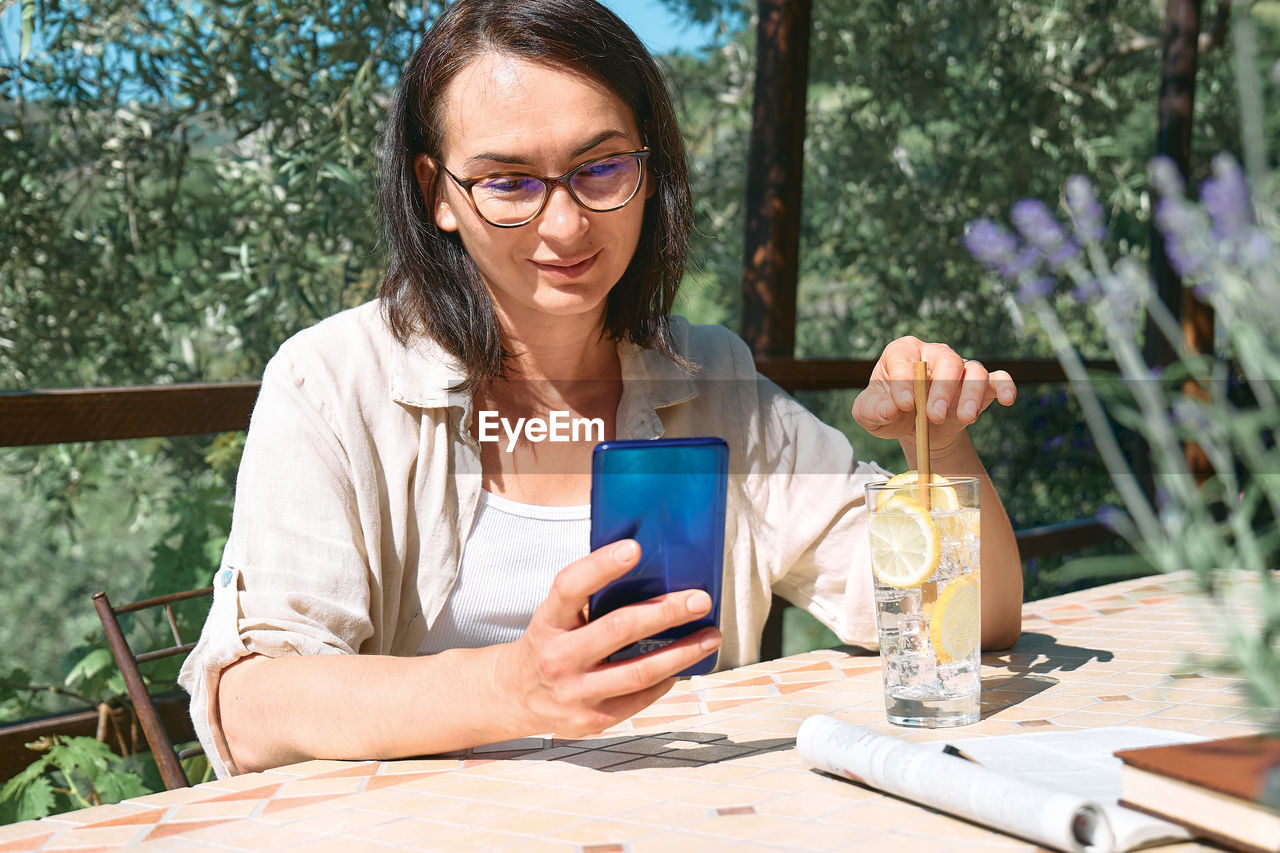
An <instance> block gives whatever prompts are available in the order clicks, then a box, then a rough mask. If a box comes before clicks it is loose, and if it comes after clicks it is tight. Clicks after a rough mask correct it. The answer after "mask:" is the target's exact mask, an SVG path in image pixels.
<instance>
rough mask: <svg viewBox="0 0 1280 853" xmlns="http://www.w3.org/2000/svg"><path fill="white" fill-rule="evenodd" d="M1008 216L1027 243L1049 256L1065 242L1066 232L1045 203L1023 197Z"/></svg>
mask: <svg viewBox="0 0 1280 853" xmlns="http://www.w3.org/2000/svg"><path fill="white" fill-rule="evenodd" d="M1009 217H1010V218H1011V219H1012V220H1013V224H1014V225H1016V226H1017V228H1018V231H1019V232H1021V233H1022V236H1023V238H1024V239H1026V241H1027V242H1028V243H1030V244H1031V245H1033V246H1035V247H1036V248H1037V249H1039V250H1040V252H1041V253H1042V254H1043V255H1044V256H1045V257H1046V258H1050V257H1053V255H1054V254H1055V253H1056V252H1057V251H1058V250H1059V249H1060V248H1062V246H1063V244H1064V243H1066V242H1067V233H1066V232H1065V231H1064V230H1063V229H1062V225H1061V224H1059V222H1058V220H1057V219H1056V218H1055V217H1054V215H1053V214H1052V213H1050V212H1049V208H1048V207H1046V206H1045V203H1044V202H1042V201H1040V200H1039V199H1034V198H1024V199H1023V200H1022V201H1020V202H1018V203H1017V204H1015V205H1014V206H1013V209H1012V210H1010V211H1009Z"/></svg>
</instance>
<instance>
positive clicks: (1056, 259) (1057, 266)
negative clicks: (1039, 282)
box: [1049, 240, 1080, 272]
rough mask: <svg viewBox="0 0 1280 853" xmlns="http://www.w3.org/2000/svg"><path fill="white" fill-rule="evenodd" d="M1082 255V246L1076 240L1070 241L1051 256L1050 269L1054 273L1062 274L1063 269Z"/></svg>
mask: <svg viewBox="0 0 1280 853" xmlns="http://www.w3.org/2000/svg"><path fill="white" fill-rule="evenodd" d="M1079 254H1080V244H1079V243H1077V242H1076V241H1075V240H1068V241H1067V242H1065V243H1063V244H1062V245H1061V246H1060V247H1058V250H1057V251H1056V252H1054V253H1053V254H1052V255H1050V256H1049V269H1051V270H1053V271H1054V272H1061V271H1062V269H1063V268H1064V267H1065V266H1066V265H1067V264H1069V263H1071V261H1072V260H1074V259H1075V258H1076V257H1077V256H1078V255H1079Z"/></svg>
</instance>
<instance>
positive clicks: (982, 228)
mask: <svg viewBox="0 0 1280 853" xmlns="http://www.w3.org/2000/svg"><path fill="white" fill-rule="evenodd" d="M964 245H965V248H966V249H968V250H969V254H971V255H973V257H974V258H975V259H976V260H977V261H978V262H979V263H982V264H985V265H986V266H988V267H990V268H991V269H993V270H999V271H1001V272H1003V271H1005V270H1007V269H1009V268H1010V267H1011V266H1012V265H1013V263H1014V259H1015V258H1016V256H1017V253H1018V238H1017V237H1014V236H1013V235H1012V234H1010V233H1009V232H1008V230H1006V229H1005V228H1004V227H1003V226H1002V225H999V224H997V223H995V222H992V221H991V220H990V219H979V220H977V221H975V222H970V223H969V228H968V230H966V231H965V234H964Z"/></svg>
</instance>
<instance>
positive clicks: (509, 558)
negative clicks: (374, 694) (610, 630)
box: [419, 491, 591, 655]
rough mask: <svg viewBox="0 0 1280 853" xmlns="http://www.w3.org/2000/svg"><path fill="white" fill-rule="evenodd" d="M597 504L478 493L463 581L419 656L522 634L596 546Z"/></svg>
mask: <svg viewBox="0 0 1280 853" xmlns="http://www.w3.org/2000/svg"><path fill="white" fill-rule="evenodd" d="M590 541H591V507H590V506H589V505H583V506H538V505H535V504H525V503H517V502H516V501H512V500H507V499H506V498H503V497H499V496H498V495H494V494H490V493H489V492H487V491H481V492H480V506H479V508H478V509H477V511H476V517H475V522H474V523H473V524H472V525H471V532H470V533H469V534H468V535H467V541H466V543H464V545H463V548H462V564H461V566H460V567H459V569H458V579H457V581H456V582H455V583H454V585H453V590H452V591H451V592H450V593H449V598H448V599H447V600H446V601H445V603H444V607H443V609H441V611H440V615H439V617H437V619H436V621H435V624H433V625H432V626H431V630H429V631H428V632H427V636H426V639H424V640H423V641H422V647H421V648H420V649H419V653H420V654H427V655H429V654H435V653H436V652H442V651H445V650H446V649H457V648H467V649H473V648H479V647H481V646H492V645H494V644H496V643H509V642H511V641H512V640H515V639H518V638H519V637H520V635H521V634H523V633H524V631H525V629H526V628H527V627H529V619H530V617H532V616H533V611H534V610H536V609H537V607H538V605H539V604H541V603H542V602H543V600H544V599H545V598H546V597H547V592H548V590H550V589H551V581H552V579H553V578H555V576H556V574H557V573H558V572H559V571H560V570H561V569H563V568H564V567H565V566H567V565H569V564H570V563H572V562H573V561H574V560H579V559H581V558H582V557H585V556H586V555H587V553H588V552H589V551H590Z"/></svg>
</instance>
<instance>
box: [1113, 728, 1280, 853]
mask: <svg viewBox="0 0 1280 853" xmlns="http://www.w3.org/2000/svg"><path fill="white" fill-rule="evenodd" d="M1116 757H1117V758H1119V759H1120V760H1121V761H1123V762H1124V767H1123V769H1122V770H1121V779H1122V782H1123V797H1122V799H1121V801H1120V802H1121V803H1122V804H1124V805H1126V806H1129V807H1130V808H1134V809H1137V810H1138V811H1142V812H1146V813H1147V814H1153V815H1156V816H1157V817H1162V818H1165V819H1166V820H1169V821H1173V822H1174V823H1179V824H1182V825H1183V826H1185V827H1187V828H1189V829H1190V830H1191V831H1192V832H1194V833H1196V834H1197V835H1199V836H1202V837H1204V838H1208V839H1210V840H1212V841H1217V842H1219V843H1222V844H1226V845H1228V846H1230V847H1235V848H1237V849H1239V850H1248V851H1261V852H1262V853H1277V851H1280V735H1277V734H1271V735H1265V734H1263V735H1245V736H1242V737H1232V738H1223V739H1220V740H1206V741H1199V742H1197V743H1183V744H1175V745H1173V746H1153V747H1148V748H1146V749H1125V750H1121V751H1119V752H1117V753H1116Z"/></svg>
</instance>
